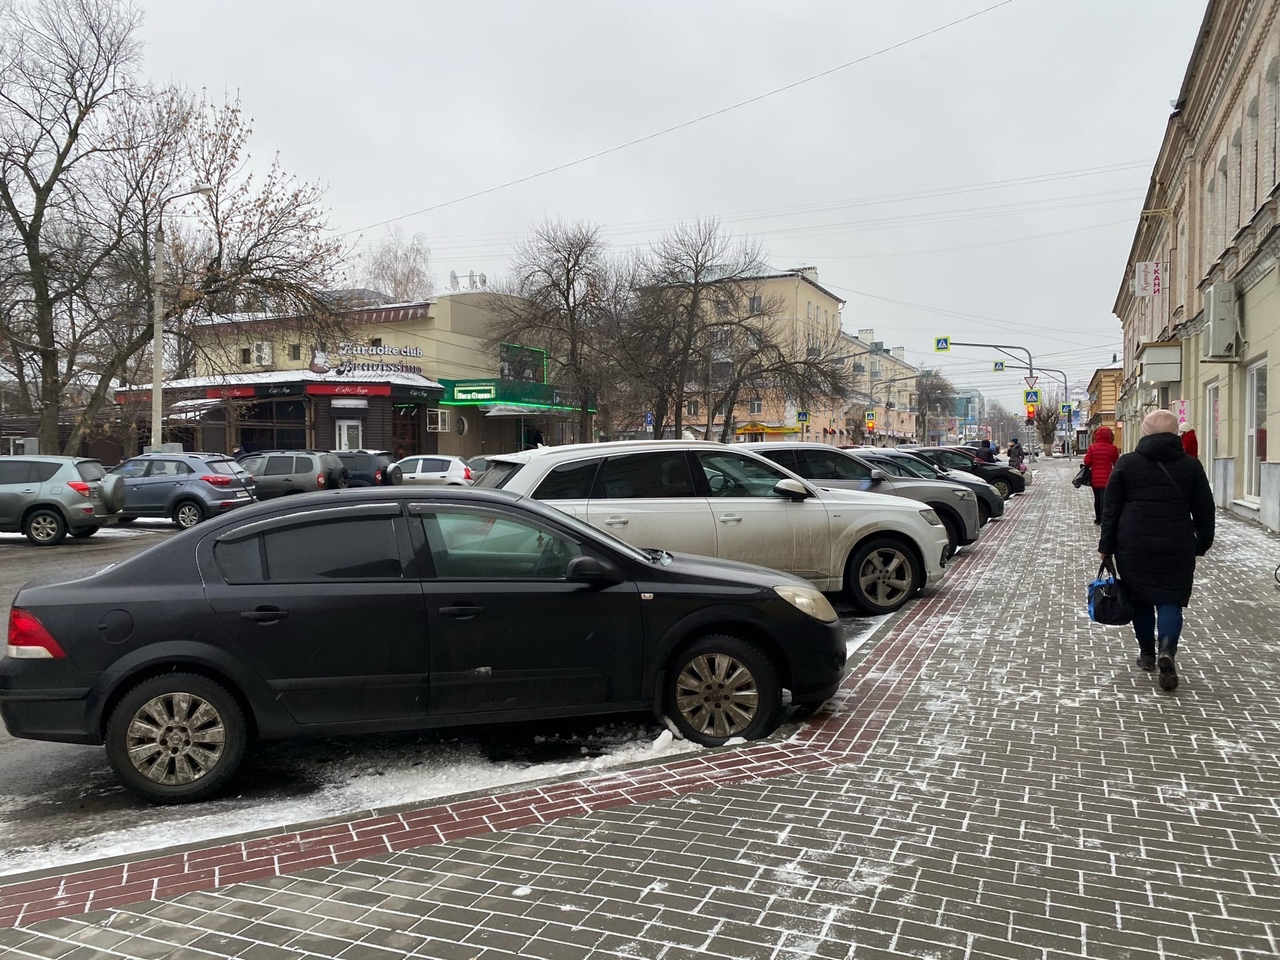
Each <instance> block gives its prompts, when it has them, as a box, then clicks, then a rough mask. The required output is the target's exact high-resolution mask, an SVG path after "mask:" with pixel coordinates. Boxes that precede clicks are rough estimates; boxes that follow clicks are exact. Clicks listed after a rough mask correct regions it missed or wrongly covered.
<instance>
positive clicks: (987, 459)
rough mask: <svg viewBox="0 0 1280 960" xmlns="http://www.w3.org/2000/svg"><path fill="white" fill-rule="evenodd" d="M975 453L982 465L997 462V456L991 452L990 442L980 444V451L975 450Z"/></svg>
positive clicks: (984, 441)
mask: <svg viewBox="0 0 1280 960" xmlns="http://www.w3.org/2000/svg"><path fill="white" fill-rule="evenodd" d="M974 452H975V453H976V454H977V456H978V460H979V461H981V462H982V463H995V462H996V455H995V454H994V453H992V452H991V441H990V440H983V441H982V442H981V443H980V444H978V449H977V450H975V451H974Z"/></svg>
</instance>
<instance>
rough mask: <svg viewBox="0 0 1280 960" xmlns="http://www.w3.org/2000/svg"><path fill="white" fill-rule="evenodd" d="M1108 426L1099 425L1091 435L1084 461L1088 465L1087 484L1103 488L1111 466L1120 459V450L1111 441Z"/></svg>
mask: <svg viewBox="0 0 1280 960" xmlns="http://www.w3.org/2000/svg"><path fill="white" fill-rule="evenodd" d="M1111 438H1112V433H1111V428H1110V427H1099V428H1098V430H1097V432H1096V433H1094V435H1093V443H1091V444H1089V449H1088V450H1086V451H1085V454H1084V462H1085V463H1087V464H1088V465H1089V486H1091V487H1093V488H1094V489H1095V490H1102V489H1105V488H1106V486H1107V481H1108V480H1110V479H1111V468H1112V467H1114V466H1115V465H1116V461H1117V460H1119V459H1120V450H1119V448H1117V447H1116V445H1115V444H1114V443H1112V442H1111Z"/></svg>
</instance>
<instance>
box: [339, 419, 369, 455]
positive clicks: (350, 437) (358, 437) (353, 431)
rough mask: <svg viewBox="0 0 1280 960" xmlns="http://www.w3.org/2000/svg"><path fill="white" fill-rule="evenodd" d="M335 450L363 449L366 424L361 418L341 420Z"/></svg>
mask: <svg viewBox="0 0 1280 960" xmlns="http://www.w3.org/2000/svg"><path fill="white" fill-rule="evenodd" d="M334 449H335V450H363V449H364V424H363V423H362V422H361V421H359V420H339V421H338V437H337V442H336V444H335V445H334Z"/></svg>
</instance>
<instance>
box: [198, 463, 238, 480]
mask: <svg viewBox="0 0 1280 960" xmlns="http://www.w3.org/2000/svg"><path fill="white" fill-rule="evenodd" d="M205 467H206V469H208V471H209V472H210V473H221V474H227V475H230V476H236V477H238V476H240V475H241V474H243V473H244V472H245V470H244V467H242V466H240V464H238V463H236V462H235V461H234V460H207V461H205Z"/></svg>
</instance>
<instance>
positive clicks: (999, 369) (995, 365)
mask: <svg viewBox="0 0 1280 960" xmlns="http://www.w3.org/2000/svg"><path fill="white" fill-rule="evenodd" d="M991 372H992V373H1004V361H1003V360H992V361H991Z"/></svg>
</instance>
